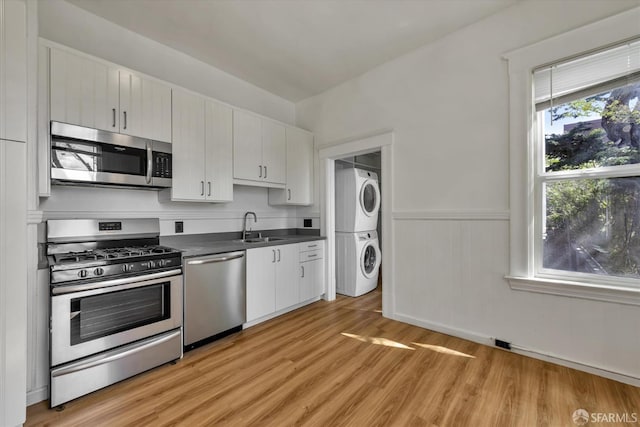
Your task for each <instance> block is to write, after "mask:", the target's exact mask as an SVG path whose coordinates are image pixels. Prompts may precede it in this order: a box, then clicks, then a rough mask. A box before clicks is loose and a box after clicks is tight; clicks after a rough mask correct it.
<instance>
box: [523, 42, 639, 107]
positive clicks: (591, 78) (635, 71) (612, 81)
mask: <svg viewBox="0 0 640 427" xmlns="http://www.w3.org/2000/svg"><path fill="white" fill-rule="evenodd" d="M626 81H628V82H629V83H631V82H635V81H640V39H637V40H633V41H629V42H626V43H624V44H620V45H618V46H614V47H612V48H609V49H606V50H602V51H598V52H595V53H591V54H588V55H584V56H580V57H578V58H573V59H570V60H566V61H561V62H557V63H554V64H550V65H548V66H545V67H542V68H539V69H536V70H534V72H533V83H534V99H535V104H536V110H538V111H540V110H544V109H546V108H549V107H550V106H551V105H552V104H553V105H559V104H562V103H565V102H570V101H573V100H576V99H578V98H581V97H584V96H589V95H594V94H597V93H600V92H604V91H606V90H607V89H611V88H614V87H619V86H621V85H623V84H625V82H626Z"/></svg>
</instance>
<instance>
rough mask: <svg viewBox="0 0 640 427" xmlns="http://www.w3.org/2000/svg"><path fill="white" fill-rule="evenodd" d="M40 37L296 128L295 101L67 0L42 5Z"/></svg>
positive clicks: (42, 0) (40, 6)
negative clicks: (66, 0)
mask: <svg viewBox="0 0 640 427" xmlns="http://www.w3.org/2000/svg"><path fill="white" fill-rule="evenodd" d="M38 17H39V30H40V37H43V38H45V39H49V40H52V41H55V42H58V43H61V44H63V45H66V46H69V47H72V48H74V49H78V50H80V51H82V52H85V53H88V54H90V55H94V56H97V57H100V58H103V59H106V60H107V61H111V62H114V63H116V64H119V65H122V66H125V67H128V68H131V69H133V70H136V71H140V72H142V73H145V74H148V75H150V76H153V77H157V78H159V79H161V80H165V81H168V82H171V83H174V84H176V85H178V86H182V87H185V88H187V89H191V90H193V91H196V92H199V93H202V94H203V95H206V96H211V97H213V98H216V99H219V100H221V101H224V102H227V103H229V104H233V105H235V106H237V107H241V108H246V109H247V110H251V111H254V112H256V113H259V114H263V115H265V116H268V117H271V118H274V119H276V120H280V121H283V122H285V123H289V124H293V122H294V120H295V106H294V104H293V103H291V102H290V101H287V100H285V99H283V98H280V97H278V96H276V95H274V94H272V93H269V92H267V91H265V90H263V89H260V88H258V87H257V86H254V85H252V84H250V83H248V82H246V81H244V80H241V79H239V78H237V77H234V76H232V75H231V74H227V73H225V72H224V71H221V70H219V69H218V68H215V67H213V66H211V65H208V64H206V63H204V62H202V61H199V60H197V59H194V58H193V57H191V56H188V55H185V54H184V53H181V52H179V51H177V50H175V49H172V48H169V47H167V46H165V45H162V44H160V43H158V42H155V41H153V40H151V39H148V38H146V37H143V36H141V35H139V34H136V33H134V32H132V31H130V30H127V29H125V28H123V27H120V26H118V25H116V24H113V23H112V22H109V21H107V20H105V19H103V18H100V17H98V16H96V15H93V14H91V13H89V12H87V11H85V10H84V9H81V8H79V7H77V6H75V5H72V4H70V3H67V2H65V1H63V0H40V1H39V3H38Z"/></svg>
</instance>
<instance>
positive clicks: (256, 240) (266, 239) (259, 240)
mask: <svg viewBox="0 0 640 427" xmlns="http://www.w3.org/2000/svg"><path fill="white" fill-rule="evenodd" d="M279 240H284V237H251V238H249V239H238V240H234V242H240V243H268V242H277V241H279Z"/></svg>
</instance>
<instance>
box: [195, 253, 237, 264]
mask: <svg viewBox="0 0 640 427" xmlns="http://www.w3.org/2000/svg"><path fill="white" fill-rule="evenodd" d="M243 256H244V254H239V255H232V256H223V257H220V258H210V259H196V260H193V261H188V262H187V264H189V265H202V264H213V263H216V262H225V261H231V260H234V259H238V258H242V257H243Z"/></svg>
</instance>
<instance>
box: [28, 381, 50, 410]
mask: <svg viewBox="0 0 640 427" xmlns="http://www.w3.org/2000/svg"><path fill="white" fill-rule="evenodd" d="M48 398H49V387H48V386H43V387H40V388H37V389H35V390H31V391H29V392H27V406H31V405H33V404H36V403H38V402H42V401H43V400H47V399H48Z"/></svg>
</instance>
